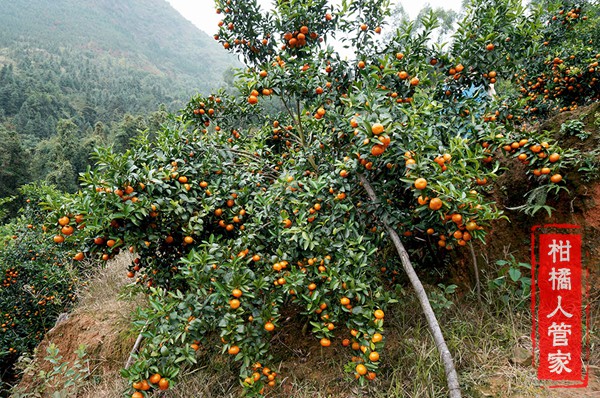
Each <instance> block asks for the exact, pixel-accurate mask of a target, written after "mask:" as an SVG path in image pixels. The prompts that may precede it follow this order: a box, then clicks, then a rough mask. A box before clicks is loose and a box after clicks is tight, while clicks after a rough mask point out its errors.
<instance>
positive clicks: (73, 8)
mask: <svg viewBox="0 0 600 398" xmlns="http://www.w3.org/2000/svg"><path fill="white" fill-rule="evenodd" d="M3 3H4V4H2V12H0V46H2V47H6V46H12V45H13V44H14V43H15V41H16V42H25V43H29V44H30V45H31V46H39V47H41V48H45V49H53V48H60V47H73V48H79V49H81V50H91V51H93V52H94V53H96V54H105V55H110V56H112V57H114V58H116V59H119V60H121V61H122V62H124V63H125V64H126V65H129V66H133V67H136V68H140V69H144V70H147V71H150V72H152V73H155V74H158V75H161V74H162V75H167V76H176V77H178V78H181V77H183V75H187V76H188V77H191V78H192V79H191V81H189V82H188V84H190V85H191V86H195V87H198V88H201V89H206V88H208V87H214V86H215V85H216V84H217V83H218V82H219V81H221V80H222V78H223V76H222V72H223V71H224V70H225V69H227V68H228V67H229V66H231V65H232V64H234V62H235V61H234V59H233V58H232V57H230V56H229V55H228V54H227V53H226V52H225V51H223V49H222V48H221V47H220V46H218V45H217V44H216V42H215V41H214V40H213V39H212V38H211V37H210V36H208V35H207V34H205V33H204V32H202V31H200V30H199V29H198V28H196V27H195V26H194V25H193V24H192V23H191V22H189V21H188V20H186V19H185V18H183V17H182V16H181V15H180V14H179V13H178V12H177V11H175V9H173V8H172V7H171V6H170V5H169V3H168V2H167V1H165V0H52V1H48V0H11V1H5V2H3Z"/></svg>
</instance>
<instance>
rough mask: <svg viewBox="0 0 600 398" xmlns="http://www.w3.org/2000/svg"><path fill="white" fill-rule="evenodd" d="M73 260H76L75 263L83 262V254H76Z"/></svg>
mask: <svg viewBox="0 0 600 398" xmlns="http://www.w3.org/2000/svg"><path fill="white" fill-rule="evenodd" d="M73 260H75V261H81V260H83V253H82V252H79V253H77V254H76V255H75V256H74V257H73Z"/></svg>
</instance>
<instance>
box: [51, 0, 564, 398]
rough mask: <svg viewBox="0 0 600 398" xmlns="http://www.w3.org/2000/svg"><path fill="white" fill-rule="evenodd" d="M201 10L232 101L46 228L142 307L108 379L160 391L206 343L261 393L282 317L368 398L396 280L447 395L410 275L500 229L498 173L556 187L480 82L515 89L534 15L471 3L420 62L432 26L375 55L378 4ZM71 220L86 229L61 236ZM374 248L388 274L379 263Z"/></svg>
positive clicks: (211, 99) (101, 159) (382, 13)
mask: <svg viewBox="0 0 600 398" xmlns="http://www.w3.org/2000/svg"><path fill="white" fill-rule="evenodd" d="M215 3H216V5H217V8H218V10H217V12H218V13H219V14H221V15H222V22H220V23H219V25H220V29H219V32H218V34H216V35H215V39H216V40H218V41H219V42H220V43H222V45H223V46H224V48H226V49H228V50H230V51H232V52H234V53H235V54H238V55H239V57H240V58H241V59H243V60H244V61H245V62H246V65H247V69H245V70H243V71H240V73H239V75H238V76H237V87H238V90H239V93H237V94H235V95H227V94H226V93H224V92H218V93H215V94H213V95H210V96H207V97H201V96H199V97H195V98H193V99H192V100H191V101H190V102H189V103H188V105H187V107H186V108H185V109H183V110H182V111H181V113H180V114H179V115H178V116H177V117H173V118H172V120H170V121H169V122H168V123H166V124H165V125H164V127H163V128H162V129H160V130H159V131H152V132H146V134H145V135H141V136H140V137H139V138H138V139H137V140H136V141H135V142H134V143H132V146H131V149H130V150H128V151H127V152H126V153H125V154H115V153H113V152H111V151H110V150H103V149H99V150H98V151H97V153H96V158H97V162H98V163H97V166H96V167H95V168H94V169H92V170H90V171H89V172H87V173H85V174H84V175H83V176H82V184H83V187H84V189H83V190H82V191H81V192H80V193H79V194H77V195H75V196H73V197H72V198H70V199H69V200H66V201H65V202H64V203H63V204H61V205H60V206H59V207H58V208H57V209H56V210H55V211H54V212H53V213H52V215H51V216H50V217H49V221H50V222H49V225H48V226H47V228H49V229H51V230H53V231H55V233H57V236H62V237H63V240H64V241H65V242H66V243H67V244H70V245H74V246H77V247H80V248H81V249H80V251H79V252H78V253H77V254H76V256H77V257H78V258H79V259H81V258H88V259H97V260H99V261H106V260H108V259H110V258H111V257H113V256H114V255H116V254H118V253H119V252H120V251H121V250H129V251H131V252H134V253H136V254H137V256H136V258H135V260H133V262H132V264H131V266H130V270H129V274H128V275H129V276H130V277H131V278H132V280H133V281H135V282H136V283H138V284H139V285H140V286H141V287H142V288H143V289H145V291H146V292H147V293H148V298H149V303H150V306H149V308H148V309H147V310H142V311H141V312H140V319H139V326H140V328H141V329H142V334H143V336H144V337H145V340H144V345H143V347H142V349H141V351H140V352H139V354H138V355H137V356H136V362H135V363H134V364H133V365H132V366H131V367H129V368H128V369H125V370H124V371H123V375H124V376H125V377H127V378H128V379H129V380H130V381H131V382H132V392H133V397H134V398H139V397H143V396H146V394H148V393H149V392H150V391H152V390H165V389H168V388H169V386H170V385H172V383H173V382H175V381H176V380H177V376H178V374H179V372H180V370H181V366H182V365H183V364H184V363H188V364H193V363H195V361H196V359H195V358H196V356H195V354H196V351H197V350H198V349H199V348H200V347H201V346H202V345H203V344H207V341H208V337H207V336H210V335H211V334H214V333H216V334H218V335H219V337H220V339H221V344H222V346H221V347H222V352H223V354H226V355H228V356H230V357H231V360H232V361H235V362H236V363H237V364H238V365H239V371H240V383H241V384H242V386H243V387H244V388H245V389H246V390H247V392H248V393H249V394H255V395H256V394H262V393H264V392H266V391H268V388H270V387H272V386H274V385H276V383H277V380H278V375H277V374H276V372H274V371H272V370H271V369H272V367H273V364H272V362H271V361H272V356H271V354H270V350H269V343H270V339H271V336H272V333H273V331H274V330H276V329H278V328H280V327H281V325H282V316H283V315H282V314H290V313H291V314H295V315H298V316H303V317H305V319H306V320H307V322H308V323H309V325H310V327H311V329H312V333H313V336H314V337H315V338H316V339H317V340H318V341H319V342H320V344H321V345H322V346H323V347H324V348H325V349H327V347H330V346H332V345H340V344H341V345H342V346H347V347H348V350H349V352H350V353H351V354H350V355H349V362H348V365H347V366H346V370H347V371H348V372H349V373H350V374H351V375H353V377H355V378H356V379H357V380H358V382H359V383H360V384H365V383H367V382H368V380H372V379H374V378H375V377H376V376H377V371H378V367H379V363H380V360H381V358H382V356H381V354H382V352H383V346H384V343H385V337H384V336H385V333H384V320H385V311H386V309H387V305H388V304H389V303H392V302H393V301H394V296H393V293H392V289H388V287H389V284H390V281H391V283H394V279H393V276H394V275H396V274H398V272H399V271H400V270H403V271H405V272H406V273H407V274H408V276H409V279H410V281H411V283H412V285H413V287H414V288H415V291H416V294H417V295H418V297H419V299H420V302H421V305H422V307H423V310H424V312H425V315H426V317H427V319H428V322H429V325H430V328H431V331H432V333H433V335H434V338H435V340H436V344H437V346H438V348H439V349H440V354H441V357H442V360H443V363H444V366H445V370H446V374H447V377H448V384H449V392H450V394H451V396H453V397H458V396H460V388H459V385H458V380H457V377H456V371H455V370H454V366H453V363H452V357H451V355H450V352H449V351H448V349H447V348H446V345H445V342H444V339H443V335H442V333H441V328H440V326H439V325H438V324H437V321H436V319H435V316H434V315H433V312H432V311H431V306H430V305H429V303H428V300H427V295H426V292H425V291H424V289H423V286H422V285H421V283H420V281H419V278H418V276H417V274H416V273H415V270H414V268H413V266H412V263H411V259H412V260H415V261H416V263H418V264H420V265H423V264H426V263H427V262H428V261H431V260H432V259H433V258H439V257H442V258H443V257H444V256H445V255H446V253H448V252H449V251H451V250H455V249H459V248H461V247H463V246H466V245H469V244H471V242H472V241H475V240H480V241H484V238H485V233H486V228H487V227H488V226H489V224H490V222H492V221H493V220H496V219H498V218H499V217H502V213H501V212H500V211H499V210H498V209H497V208H496V207H495V206H494V203H493V202H492V201H491V199H490V195H489V191H490V189H491V185H490V182H491V181H492V180H494V179H495V178H496V177H497V176H498V175H499V174H500V173H501V170H500V168H499V166H498V158H499V156H502V155H504V156H512V157H515V158H517V159H518V160H519V161H521V162H523V163H525V164H527V165H528V166H529V167H528V169H529V170H530V171H531V173H532V175H533V176H534V177H535V178H537V179H538V180H539V181H540V183H541V184H548V186H560V183H561V180H562V175H561V174H560V173H559V167H560V163H561V161H560V160H561V155H560V148H558V146H556V144H555V143H552V142H551V141H543V140H542V138H541V137H537V136H528V135H527V134H526V133H525V132H523V130H522V128H521V123H523V122H524V121H526V120H527V119H526V117H527V113H526V112H525V110H524V106H525V104H524V102H523V101H522V100H521V99H519V98H518V94H517V93H516V90H508V89H507V90H506V93H502V92H501V93H500V94H499V95H498V96H492V95H490V94H488V88H489V86H488V85H489V84H490V83H491V84H493V83H496V82H497V81H498V82H499V83H502V82H503V83H504V84H505V86H506V87H509V88H510V87H515V85H516V81H515V76H514V73H513V71H514V70H515V69H516V68H519V67H522V66H523V64H524V60H526V59H528V58H529V57H531V56H532V55H535V54H536V53H535V51H536V49H538V48H539V47H538V46H537V44H538V42H539V39H540V37H539V35H538V34H537V33H536V32H537V29H538V28H539V26H540V24H541V22H540V21H541V20H540V18H541V17H540V15H541V12H536V9H532V10H529V12H527V10H526V9H525V8H524V7H523V6H522V5H521V4H520V2H519V1H516V0H501V1H493V2H492V1H477V2H472V3H470V4H469V6H468V7H467V9H466V13H465V17H464V19H463V20H462V21H461V22H460V24H459V28H458V29H457V32H456V34H455V36H454V40H453V42H452V44H451V45H450V46H448V47H445V46H441V45H437V44H436V45H433V44H431V40H430V39H431V36H432V34H433V32H434V31H435V29H436V27H437V20H436V18H435V16H429V17H425V18H423V20H422V22H421V24H420V26H419V28H416V27H415V26H414V25H413V24H411V23H407V24H405V25H403V26H401V27H400V28H399V29H398V30H397V31H396V33H395V34H394V35H392V39H391V40H389V41H387V40H386V41H382V40H380V39H379V38H380V34H381V32H382V29H383V27H384V23H385V17H386V16H387V15H388V13H389V11H388V8H387V4H386V2H381V1H375V0H360V1H352V2H346V1H343V2H341V4H338V3H336V4H331V3H330V2H328V1H325V0H311V1H299V0H288V1H278V2H277V3H276V5H275V7H274V9H273V10H271V11H265V10H262V9H261V8H260V6H259V4H258V3H257V1H256V0H243V1H242V0H226V1H221V0H217V1H216V2H215ZM335 37H338V38H340V37H343V39H342V40H343V42H344V43H346V44H347V45H348V47H349V48H351V49H352V51H353V56H352V58H351V59H350V60H348V59H346V58H344V57H342V56H340V54H339V53H338V52H336V50H335V49H334V48H333V47H332V45H331V42H332V39H334V38H335ZM150 134H152V140H149V139H148V136H149V135H150ZM78 216H79V217H80V220H84V222H83V224H84V225H85V227H84V228H82V230H81V232H76V233H74V234H69V235H67V236H64V235H65V234H64V233H63V231H62V228H64V227H65V226H69V225H70V226H72V227H74V226H76V225H77V217H78ZM57 220H58V224H57ZM60 220H62V221H63V222H64V225H63V222H61V221H60ZM390 239H391V243H392V245H393V247H395V249H396V250H397V252H398V254H399V258H400V261H397V259H395V258H390V257H389V255H387V256H386V255H384V254H383V252H384V249H385V248H387V247H388V246H389V245H390ZM58 240H61V239H60V238H58ZM59 244H62V242H59ZM329 349H331V348H329Z"/></svg>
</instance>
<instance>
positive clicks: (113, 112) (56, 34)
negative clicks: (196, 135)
mask: <svg viewBox="0 0 600 398" xmlns="http://www.w3.org/2000/svg"><path fill="white" fill-rule="evenodd" d="M40 22H41V23H40ZM236 66H238V63H237V61H236V59H235V57H231V56H229V55H228V54H227V53H226V52H225V51H223V49H222V48H220V47H219V46H218V45H217V44H216V43H215V42H214V40H213V39H212V38H211V37H209V36H208V35H206V34H205V33H203V32H201V31H200V30H198V29H197V28H195V27H194V26H193V25H192V24H191V23H190V22H189V21H187V20H185V19H184V18H183V17H182V16H180V15H179V14H178V13H177V12H176V11H175V10H174V9H172V8H171V7H170V6H169V5H168V3H166V2H164V1H158V0H153V1H143V2H142V1H118V2H117V1H109V0H102V1H68V0H62V1H53V2H47V1H42V0H40V1H11V2H8V3H7V4H3V5H2V12H1V13H0V140H1V142H3V143H4V145H2V147H0V165H2V167H1V168H0V197H7V196H12V195H14V194H15V193H16V189H17V188H18V187H19V186H21V185H22V184H24V183H26V182H30V181H40V180H45V181H48V182H49V183H52V184H54V185H56V186H57V187H58V188H59V189H61V190H63V191H68V192H73V191H74V190H75V189H76V188H77V176H78V174H79V173H81V172H82V171H84V170H85V169H86V167H87V166H89V165H91V164H92V160H91V158H90V154H91V152H92V149H93V148H94V146H104V145H110V146H113V148H114V149H115V150H116V151H123V150H125V149H126V148H127V147H128V143H129V141H130V140H131V139H132V138H133V137H135V136H136V134H137V132H138V131H141V130H145V129H146V128H152V127H153V128H156V127H157V126H158V125H160V123H161V122H162V121H164V119H165V117H166V116H167V114H168V112H173V111H175V110H177V109H179V108H180V107H181V106H182V105H183V104H184V103H185V101H187V99H188V98H190V97H191V96H192V95H194V94H198V93H201V94H206V93H208V92H210V90H212V89H215V88H217V87H220V86H221V85H223V84H224V81H223V78H224V76H225V72H226V71H228V70H230V69H231V68H233V67H236Z"/></svg>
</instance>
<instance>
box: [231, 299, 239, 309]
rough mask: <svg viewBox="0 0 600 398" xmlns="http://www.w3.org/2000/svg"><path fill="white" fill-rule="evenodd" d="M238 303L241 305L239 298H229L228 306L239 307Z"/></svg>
mask: <svg viewBox="0 0 600 398" xmlns="http://www.w3.org/2000/svg"><path fill="white" fill-rule="evenodd" d="M240 305H241V303H240V300H238V299H231V300H229V306H230V307H231V308H232V309H234V310H236V309H238V308H240Z"/></svg>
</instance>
